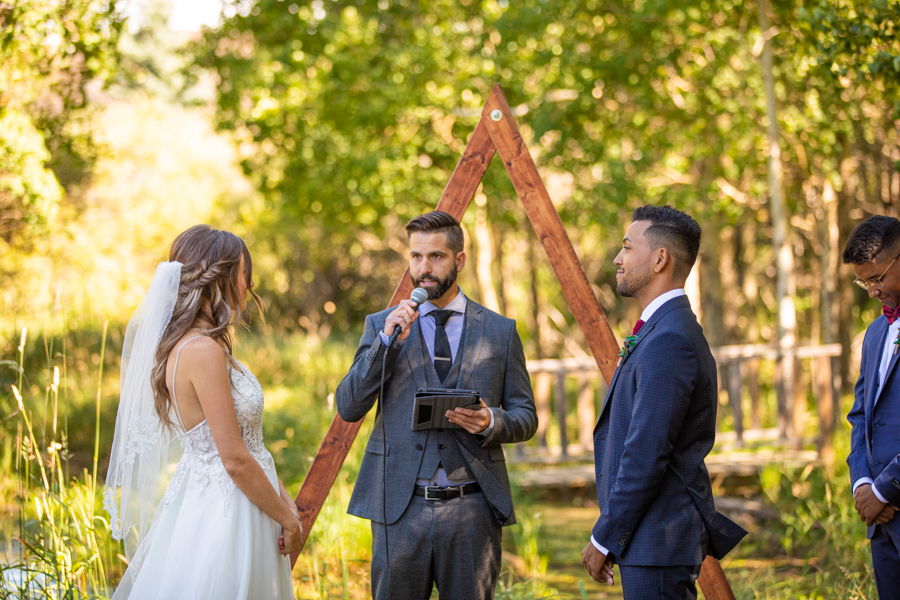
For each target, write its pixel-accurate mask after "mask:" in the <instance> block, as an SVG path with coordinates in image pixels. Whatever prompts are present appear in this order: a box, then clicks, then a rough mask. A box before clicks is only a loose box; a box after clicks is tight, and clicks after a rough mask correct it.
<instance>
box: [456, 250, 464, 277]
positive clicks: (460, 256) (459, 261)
mask: <svg viewBox="0 0 900 600" xmlns="http://www.w3.org/2000/svg"><path fill="white" fill-rule="evenodd" d="M465 266H466V253H465V251H462V252H459V253H457V255H456V270H457V271H458V272H461V271H462V270H463V268H464V267H465Z"/></svg>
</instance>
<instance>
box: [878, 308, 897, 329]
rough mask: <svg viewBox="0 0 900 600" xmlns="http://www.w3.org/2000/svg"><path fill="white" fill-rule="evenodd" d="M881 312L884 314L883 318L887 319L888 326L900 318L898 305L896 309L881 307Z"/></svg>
mask: <svg viewBox="0 0 900 600" xmlns="http://www.w3.org/2000/svg"><path fill="white" fill-rule="evenodd" d="M881 311H882V312H883V313H884V316H885V317H887V320H888V325H893V324H894V321H896V320H897V319H898V318H900V305H898V306H897V308H888V307H887V306H882V307H881Z"/></svg>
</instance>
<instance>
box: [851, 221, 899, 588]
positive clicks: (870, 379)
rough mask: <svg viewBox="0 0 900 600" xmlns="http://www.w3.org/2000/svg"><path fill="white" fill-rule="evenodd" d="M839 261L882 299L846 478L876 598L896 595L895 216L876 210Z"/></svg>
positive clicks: (865, 352) (870, 337)
mask: <svg viewBox="0 0 900 600" xmlns="http://www.w3.org/2000/svg"><path fill="white" fill-rule="evenodd" d="M842 258H843V260H844V263H845V264H849V265H850V268H851V269H853V273H854V274H855V275H856V279H855V280H854V283H855V284H856V285H858V286H859V287H861V288H863V289H865V290H866V291H867V292H868V293H869V297H870V298H875V299H876V300H878V301H879V302H881V305H882V314H881V315H879V317H878V318H877V319H875V321H873V322H872V324H871V325H869V327H868V329H866V337H865V340H864V341H863V347H862V361H861V362H860V365H859V379H858V380H857V382H856V388H855V390H854V394H855V396H856V397H855V400H854V402H853V408H852V409H851V410H850V414H848V415H847V420H848V421H850V425H851V426H852V431H851V434H850V456H848V457H847V464H849V465H850V480H851V482H852V483H853V497H854V499H855V501H856V511H857V512H858V513H859V518H860V520H862V521H865V522H866V526H867V527H868V531H867V533H868V537H869V539H870V540H872V564H873V566H874V567H875V585H876V587H877V588H878V597H879V598H880V599H881V600H900V520H898V519H894V514H895V511H896V510H897V506H898V505H900V379H898V378H897V377H895V376H894V374H895V373H896V371H897V369H896V367H897V358H898V356H900V352H898V350H900V318H898V317H900V265H898V264H896V263H897V259H898V258H900V221H898V220H897V219H895V218H893V217H882V216H875V217H870V218H869V219H866V220H865V221H864V222H863V223H861V224H860V225H859V226H858V227H857V228H856V229H854V230H853V233H851V234H850V238H849V239H848V240H847V246H846V247H845V248H844V254H843V257H842Z"/></svg>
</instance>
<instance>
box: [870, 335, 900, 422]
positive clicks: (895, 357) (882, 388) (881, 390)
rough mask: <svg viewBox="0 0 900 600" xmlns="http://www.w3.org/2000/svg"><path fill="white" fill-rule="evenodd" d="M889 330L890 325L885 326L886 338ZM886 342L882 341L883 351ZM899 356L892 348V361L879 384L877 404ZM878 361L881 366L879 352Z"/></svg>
mask: <svg viewBox="0 0 900 600" xmlns="http://www.w3.org/2000/svg"><path fill="white" fill-rule="evenodd" d="M889 332H890V327H887V328H885V332H884V335H885V338H886V337H887V334H888V333H889ZM886 343H887V339H884V340H882V342H881V351H882V352H884V345H885V344H886ZM897 358H900V356H898V355H897V354H894V350H893V349H892V350H891V362H890V363H889V364H888V368H887V371H886V372H885V374H884V381H883V382H881V383H880V385H879V387H880V389H879V390H878V397H877V398H876V399H875V400H876V404H877V400H878V399H880V398H881V394H883V393H884V388H886V387H887V385H886V384H887V380H888V378H889V377H890V376H891V373H893V372H894V367H895V366H897ZM878 363H879V366H880V364H881V356H880V354H879V356H878Z"/></svg>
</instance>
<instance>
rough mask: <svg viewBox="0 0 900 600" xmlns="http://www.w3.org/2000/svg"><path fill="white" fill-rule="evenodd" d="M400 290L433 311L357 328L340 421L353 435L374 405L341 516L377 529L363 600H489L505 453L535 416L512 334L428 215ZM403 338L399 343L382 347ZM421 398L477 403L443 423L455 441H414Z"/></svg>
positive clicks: (414, 231) (528, 432) (414, 232)
mask: <svg viewBox="0 0 900 600" xmlns="http://www.w3.org/2000/svg"><path fill="white" fill-rule="evenodd" d="M406 232H407V241H408V245H409V276H410V279H411V280H412V283H413V285H414V286H417V287H421V288H423V289H425V290H426V291H427V292H428V300H427V301H426V302H424V303H422V304H421V306H418V309H417V308H416V303H415V302H413V301H411V300H404V301H402V302H401V303H400V304H399V305H398V306H396V307H394V308H389V309H386V310H383V311H381V312H378V313H375V314H372V315H369V316H368V317H366V321H365V327H364V330H363V335H362V339H361V340H360V343H359V348H358V350H357V351H356V355H355V357H354V360H353V365H352V366H351V368H350V371H349V372H348V373H347V375H346V376H345V377H344V379H343V381H341V384H340V385H339V386H338V388H337V392H336V395H335V396H336V400H337V407H338V412H339V413H340V415H341V417H342V418H343V419H344V420H346V421H358V420H360V419H362V418H363V417H365V415H366V413H367V412H369V410H370V409H371V408H372V407H373V406H374V405H375V403H376V401H377V400H378V396H379V393H380V391H381V389H382V373H384V375H383V376H384V382H383V390H384V392H383V396H384V397H383V398H382V399H381V402H380V403H379V409H378V411H377V413H376V419H375V425H374V427H373V430H372V434H371V436H370V438H369V440H368V443H367V445H366V451H365V456H364V458H363V462H362V466H361V467H360V470H359V476H358V478H357V480H356V485H355V487H354V490H353V495H352V497H351V499H350V506H349V508H348V512H349V513H350V514H352V515H355V516H358V517H361V518H364V519H368V520H370V521H371V522H372V595H373V597H374V598H375V599H376V600H387V599H388V598H404V599H409V600H417V599H421V600H427V599H428V598H430V597H431V593H432V588H433V586H434V585H437V588H438V591H439V593H440V597H441V598H442V599H446V600H477V599H487V598H493V596H494V589H495V587H496V582H497V577H498V575H499V572H500V553H501V550H500V540H501V535H502V534H501V528H502V527H505V526H509V525H512V524H514V523H515V522H516V517H515V513H514V511H513V503H512V495H511V492H510V487H509V477H508V475H507V471H506V462H505V458H504V453H503V448H502V444H509V443H515V442H524V441H526V440H528V439H530V438H531V437H532V436H533V435H534V433H535V431H536V430H537V423H538V420H537V413H536V411H535V406H534V397H533V394H532V390H531V383H530V381H529V378H528V372H527V371H526V368H525V355H524V353H523V351H522V342H521V340H520V339H519V335H518V333H517V332H516V323H515V321H513V320H511V319H507V318H505V317H503V316H501V315H498V314H496V313H494V312H492V311H490V310H488V309H486V308H485V307H483V306H480V305H479V304H477V303H475V302H474V301H472V300H471V299H470V298H467V297H466V296H465V294H464V293H463V292H462V290H461V289H460V287H459V285H458V283H457V275H458V274H459V272H461V271H462V270H463V268H464V267H465V264H466V254H465V252H464V248H463V244H464V239H463V231H462V228H461V227H460V224H459V221H457V220H456V219H455V218H454V217H453V216H452V215H449V214H447V213H445V212H441V211H434V212H430V213H426V214H424V215H420V216H418V217H416V218H414V219H412V220H411V221H410V222H409V223H408V224H407V226H406ZM397 328H399V329H400V334H399V336H398V337H397V339H396V341H395V342H394V343H393V344H391V345H390V346H388V344H389V342H390V338H391V336H392V334H394V332H395V330H396V329H397ZM420 388H455V389H469V390H477V391H478V392H479V393H480V396H481V400H480V406H479V405H473V406H472V407H471V408H464V407H458V408H456V409H454V410H452V411H448V412H447V414H446V417H447V419H448V420H449V421H450V422H451V423H453V424H455V425H458V426H459V427H449V428H432V429H427V430H422V431H413V429H412V420H413V407H414V399H415V394H416V391H417V390H419V389H420Z"/></svg>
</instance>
